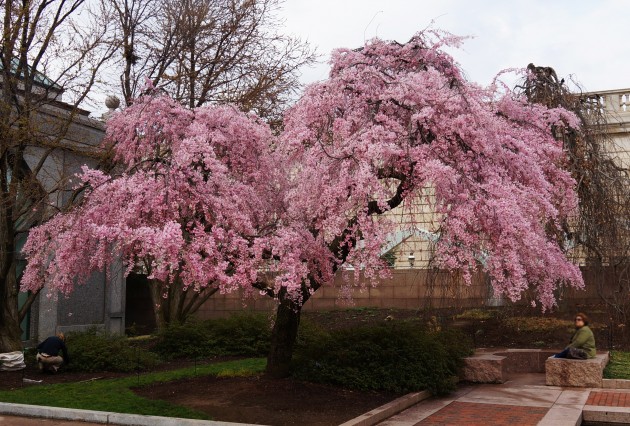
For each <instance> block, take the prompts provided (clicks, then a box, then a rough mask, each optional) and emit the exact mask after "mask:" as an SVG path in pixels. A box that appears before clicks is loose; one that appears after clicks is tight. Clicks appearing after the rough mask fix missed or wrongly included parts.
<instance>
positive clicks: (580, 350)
mask: <svg viewBox="0 0 630 426" xmlns="http://www.w3.org/2000/svg"><path fill="white" fill-rule="evenodd" d="M595 355H596V351H595V336H593V332H592V331H591V329H590V328H589V326H588V317H587V316H586V315H584V314H583V313H581V312H580V313H579V314H577V315H576V316H575V333H573V337H571V343H569V346H567V347H566V348H565V349H564V350H563V351H562V352H560V353H558V354H555V355H554V358H569V359H587V358H595Z"/></svg>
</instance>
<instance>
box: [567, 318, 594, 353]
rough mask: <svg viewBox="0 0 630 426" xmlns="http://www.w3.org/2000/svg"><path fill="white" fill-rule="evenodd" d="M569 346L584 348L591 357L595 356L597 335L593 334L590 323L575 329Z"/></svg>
mask: <svg viewBox="0 0 630 426" xmlns="http://www.w3.org/2000/svg"><path fill="white" fill-rule="evenodd" d="M567 348H578V349H584V350H585V351H586V353H587V354H588V357H589V358H595V355H596V351H595V336H593V332H592V331H591V329H590V328H589V327H588V325H585V326H582V327H580V328H578V329H577V330H575V334H573V337H571V343H570V344H569V346H567Z"/></svg>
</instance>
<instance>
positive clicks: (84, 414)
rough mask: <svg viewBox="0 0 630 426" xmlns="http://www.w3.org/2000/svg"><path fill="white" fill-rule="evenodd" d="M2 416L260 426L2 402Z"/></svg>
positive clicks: (161, 425)
mask: <svg viewBox="0 0 630 426" xmlns="http://www.w3.org/2000/svg"><path fill="white" fill-rule="evenodd" d="M0 414H10V415H15V416H24V417H39V418H45V419H57V420H77V421H83V422H90V423H102V424H108V425H125V426H259V425H252V424H249V423H230V422H217V421H211V420H195V419H180V418H176V417H159V416H144V415H139V414H123V413H111V412H107V411H93V410H81V409H74V408H61V407H48V406H41V405H26V404H13V403H7V402H0Z"/></svg>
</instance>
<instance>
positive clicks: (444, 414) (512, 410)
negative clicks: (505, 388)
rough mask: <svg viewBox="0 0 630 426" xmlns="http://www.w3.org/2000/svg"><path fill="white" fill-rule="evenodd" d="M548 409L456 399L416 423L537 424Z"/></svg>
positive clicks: (474, 424) (481, 425)
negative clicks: (459, 400)
mask: <svg viewBox="0 0 630 426" xmlns="http://www.w3.org/2000/svg"><path fill="white" fill-rule="evenodd" d="M548 410H549V409H548V408H545V407H519V406H515V405H500V404H476V403H472V402H457V401H455V402H451V403H450V404H449V405H447V406H446V407H444V408H442V409H441V410H439V411H438V412H436V413H433V414H431V415H430V416H429V417H427V418H426V419H424V420H422V421H420V422H418V423H416V425H418V426H419V425H466V426H488V425H519V426H527V425H537V424H538V422H539V421H541V420H542V418H543V417H544V416H545V414H547V411H548Z"/></svg>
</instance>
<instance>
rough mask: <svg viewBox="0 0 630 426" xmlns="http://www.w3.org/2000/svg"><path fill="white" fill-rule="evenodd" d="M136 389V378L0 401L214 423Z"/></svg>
mask: <svg viewBox="0 0 630 426" xmlns="http://www.w3.org/2000/svg"><path fill="white" fill-rule="evenodd" d="M264 368H265V360H264V359H260V358H256V359H245V360H238V361H229V362H222V363H217V364H206V365H198V366H197V369H196V372H195V368H194V367H189V368H183V369H180V370H173V371H164V372H158V373H148V374H142V375H140V380H139V383H140V386H143V385H148V384H151V383H156V382H169V381H172V380H177V379H184V378H187V377H194V376H211V375H217V376H243V375H251V374H256V373H259V372H262V371H263V370H264ZM136 386H138V378H137V377H136V376H131V377H125V378H121V379H108V380H95V381H92V382H84V383H64V384H55V385H43V386H30V387H27V388H24V389H19V390H15V391H0V401H2V402H16V403H20V404H33V405H48V406H54V407H67V408H81V409H84V410H98V411H112V412H117V413H132V414H145V415H153V416H166V417H183V418H191V419H206V420H211V419H210V418H209V417H208V416H207V415H206V414H204V413H202V412H200V411H195V410H190V409H188V408H185V407H180V406H177V405H173V404H169V403H167V402H164V401H152V400H149V399H146V398H142V397H139V396H137V395H136V394H135V393H133V392H132V391H131V389H130V388H132V387H136Z"/></svg>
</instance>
